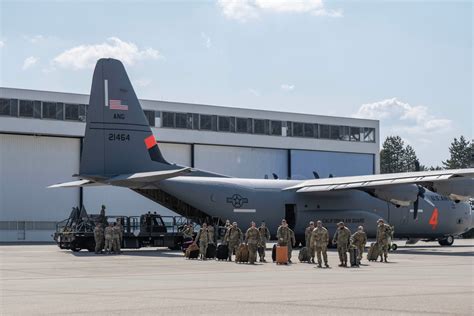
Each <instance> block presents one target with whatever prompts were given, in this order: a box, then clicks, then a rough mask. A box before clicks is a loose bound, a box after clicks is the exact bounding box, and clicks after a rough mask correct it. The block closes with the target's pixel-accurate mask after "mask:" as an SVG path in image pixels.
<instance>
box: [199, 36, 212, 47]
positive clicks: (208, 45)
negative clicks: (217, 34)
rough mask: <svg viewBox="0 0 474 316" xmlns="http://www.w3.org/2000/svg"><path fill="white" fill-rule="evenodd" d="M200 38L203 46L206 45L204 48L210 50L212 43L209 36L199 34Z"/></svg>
mask: <svg viewBox="0 0 474 316" xmlns="http://www.w3.org/2000/svg"><path fill="white" fill-rule="evenodd" d="M201 38H202V40H203V41H204V45H206V48H211V46H212V42H211V38H210V37H209V35H207V34H206V33H204V32H201Z"/></svg>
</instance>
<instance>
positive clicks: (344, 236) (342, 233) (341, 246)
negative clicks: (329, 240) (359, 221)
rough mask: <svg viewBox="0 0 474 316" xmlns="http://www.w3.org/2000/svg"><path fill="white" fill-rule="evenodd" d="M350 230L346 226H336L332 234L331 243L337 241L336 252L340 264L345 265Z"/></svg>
mask: <svg viewBox="0 0 474 316" xmlns="http://www.w3.org/2000/svg"><path fill="white" fill-rule="evenodd" d="M350 238H351V231H350V230H349V228H347V227H345V226H344V227H342V228H338V229H337V230H336V233H335V234H334V238H333V243H337V252H338V253H339V260H340V261H341V264H340V265H341V266H347V251H348V250H349V241H350Z"/></svg>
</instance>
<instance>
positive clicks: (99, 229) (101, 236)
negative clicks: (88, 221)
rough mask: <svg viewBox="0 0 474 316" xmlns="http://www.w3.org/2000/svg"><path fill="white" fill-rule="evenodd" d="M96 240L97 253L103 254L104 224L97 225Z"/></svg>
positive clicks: (95, 229)
mask: <svg viewBox="0 0 474 316" xmlns="http://www.w3.org/2000/svg"><path fill="white" fill-rule="evenodd" d="M94 240H95V253H96V254H100V253H102V248H104V230H103V229H102V224H101V223H97V224H96V225H95V228H94Z"/></svg>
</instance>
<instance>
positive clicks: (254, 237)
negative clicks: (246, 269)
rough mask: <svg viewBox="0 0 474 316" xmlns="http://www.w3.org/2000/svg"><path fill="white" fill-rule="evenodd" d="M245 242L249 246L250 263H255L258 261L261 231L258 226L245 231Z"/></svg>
mask: <svg viewBox="0 0 474 316" xmlns="http://www.w3.org/2000/svg"><path fill="white" fill-rule="evenodd" d="M245 242H246V243H247V246H248V247H249V263H250V264H254V263H255V261H257V246H258V244H259V243H260V232H259V231H258V229H257V227H253V226H252V227H250V228H249V229H247V231H246V232H245Z"/></svg>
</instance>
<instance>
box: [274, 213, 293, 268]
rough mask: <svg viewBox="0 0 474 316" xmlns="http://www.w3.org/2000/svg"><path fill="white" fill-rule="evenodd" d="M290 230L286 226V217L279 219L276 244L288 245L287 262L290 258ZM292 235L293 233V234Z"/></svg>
mask: <svg viewBox="0 0 474 316" xmlns="http://www.w3.org/2000/svg"><path fill="white" fill-rule="evenodd" d="M291 232H292V230H291V229H290V228H289V227H288V223H287V222H286V219H283V220H282V221H281V225H280V227H278V230H277V244H278V246H287V247H288V262H291V261H290V258H291V249H292V248H291V245H290V244H291V242H292V240H291V236H292V233H291ZM293 235H294V234H293Z"/></svg>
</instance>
